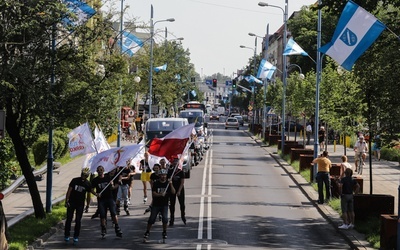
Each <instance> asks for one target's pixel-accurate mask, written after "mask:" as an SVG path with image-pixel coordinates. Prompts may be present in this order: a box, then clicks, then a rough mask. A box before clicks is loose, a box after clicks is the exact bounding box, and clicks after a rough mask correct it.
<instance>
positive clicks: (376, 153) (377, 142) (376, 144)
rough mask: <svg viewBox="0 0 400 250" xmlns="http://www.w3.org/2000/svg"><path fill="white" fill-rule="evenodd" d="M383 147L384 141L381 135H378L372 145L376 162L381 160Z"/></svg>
mask: <svg viewBox="0 0 400 250" xmlns="http://www.w3.org/2000/svg"><path fill="white" fill-rule="evenodd" d="M381 147H382V141H381V137H380V135H376V136H375V139H374V144H373V145H372V152H373V154H374V158H375V160H378V161H380V160H381Z"/></svg>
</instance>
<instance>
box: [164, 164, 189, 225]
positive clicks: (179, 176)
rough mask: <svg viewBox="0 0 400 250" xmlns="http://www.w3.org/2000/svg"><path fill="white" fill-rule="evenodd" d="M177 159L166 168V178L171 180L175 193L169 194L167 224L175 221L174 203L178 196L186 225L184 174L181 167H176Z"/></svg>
mask: <svg viewBox="0 0 400 250" xmlns="http://www.w3.org/2000/svg"><path fill="white" fill-rule="evenodd" d="M178 164H179V159H175V160H174V162H173V163H172V164H171V166H170V168H169V170H168V179H171V180H172V185H173V186H174V188H175V190H176V193H175V194H173V195H171V197H170V202H169V212H170V218H169V226H170V227H171V226H173V225H174V221H175V204H176V198H178V201H179V206H180V210H181V219H182V221H183V224H185V225H186V217H185V186H184V184H185V175H184V173H183V171H182V169H179V168H178Z"/></svg>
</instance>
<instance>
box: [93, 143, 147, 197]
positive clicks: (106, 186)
mask: <svg viewBox="0 0 400 250" xmlns="http://www.w3.org/2000/svg"><path fill="white" fill-rule="evenodd" d="M145 145H146V144H144V145H143V146H141V147H140V149H139V150H138V151H137V153H136V154H135V155H134V156H133V157H131V158H129V160H132V159H133V158H135V157H136V156H137V155H138V154H139V152H140V150H142V148H143V147H144V146H145ZM123 170H124V168H122V169H121V170H120V171H119V172H118V173H117V174H116V175H115V176H114V177H113V178H112V179H111V181H110V182H109V183H108V184H107V185H106V186H105V188H103V190H101V192H100V193H99V195H101V194H102V193H103V192H104V190H106V189H107V188H108V186H110V184H111V183H112V182H113V181H114V180H115V178H117V177H118V176H119V175H120V174H121V172H122V171H123Z"/></svg>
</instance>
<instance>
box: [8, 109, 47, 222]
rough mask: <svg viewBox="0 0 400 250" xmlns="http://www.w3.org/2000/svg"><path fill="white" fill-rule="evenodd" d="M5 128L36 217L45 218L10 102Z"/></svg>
mask: <svg viewBox="0 0 400 250" xmlns="http://www.w3.org/2000/svg"><path fill="white" fill-rule="evenodd" d="M6 129H7V133H8V135H9V136H10V138H11V140H12V142H13V145H14V149H15V154H16V156H17V160H18V162H19V165H20V167H21V170H22V173H23V175H24V177H25V180H26V183H27V184H28V188H29V193H30V194H31V199H32V203H33V208H34V210H35V217H36V218H40V219H42V218H46V213H45V211H44V208H43V203H42V200H41V198H40V194H39V190H38V187H37V184H36V181H35V177H34V175H33V172H32V167H31V165H30V163H29V160H28V156H27V154H26V147H25V145H24V142H23V140H22V138H21V136H20V131H19V129H18V125H17V116H16V115H15V114H14V113H13V112H12V108H11V104H10V103H7V119H6Z"/></svg>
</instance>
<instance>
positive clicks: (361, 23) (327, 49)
mask: <svg viewBox="0 0 400 250" xmlns="http://www.w3.org/2000/svg"><path fill="white" fill-rule="evenodd" d="M385 28H386V26H385V25H384V24H383V23H382V22H380V21H379V20H378V19H377V18H376V17H375V16H374V15H372V14H371V13H369V12H368V11H366V10H365V9H363V8H361V7H360V6H358V5H357V4H355V3H354V2H352V1H349V2H348V3H347V4H346V6H345V7H344V9H343V12H342V14H341V16H340V19H339V22H338V24H337V26H336V30H335V33H334V34H333V37H332V40H331V41H330V42H329V43H328V44H326V45H324V46H322V47H321V48H319V51H320V52H322V53H324V54H327V55H329V56H330V57H332V59H334V60H335V61H336V62H337V63H338V64H340V65H341V66H342V67H343V68H345V69H346V70H349V71H350V70H351V68H352V67H353V65H354V63H355V62H356V61H357V59H358V58H359V57H360V56H361V55H362V54H363V53H364V52H365V51H366V50H367V49H368V48H369V47H370V46H371V45H372V44H373V43H374V41H375V40H376V39H377V38H378V37H379V35H380V34H381V33H382V31H383V30H384V29H385Z"/></svg>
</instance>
